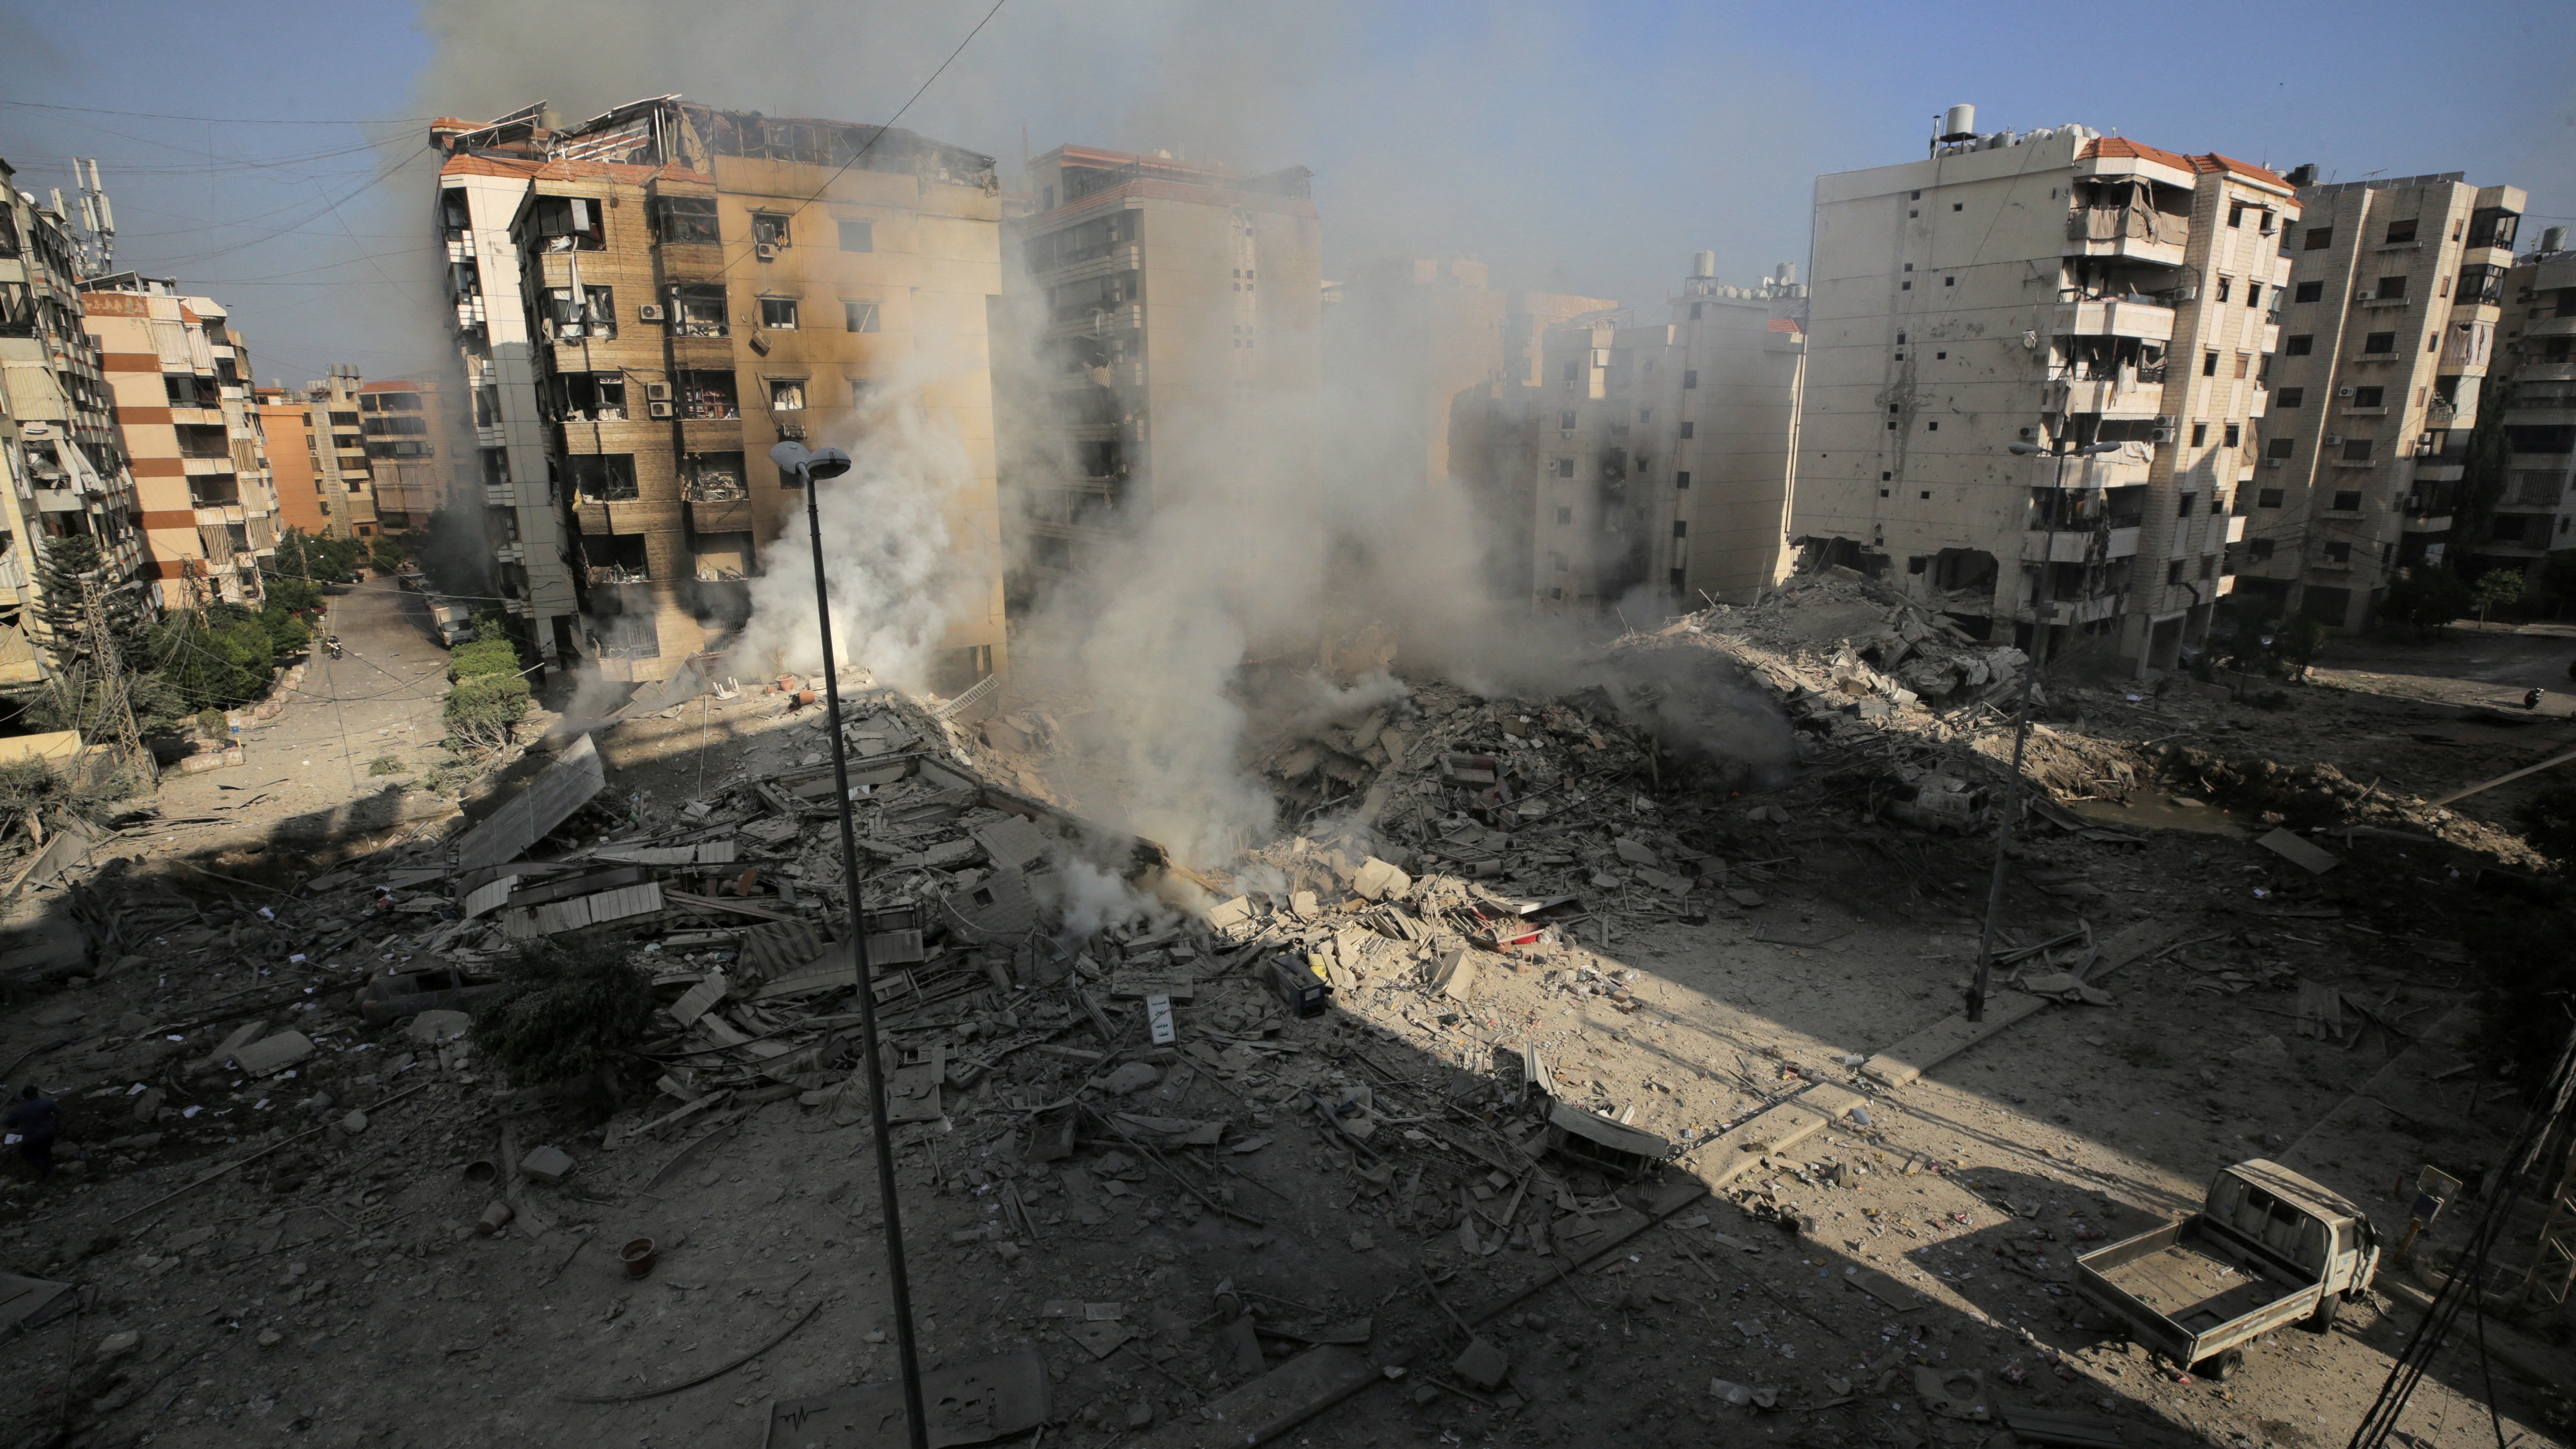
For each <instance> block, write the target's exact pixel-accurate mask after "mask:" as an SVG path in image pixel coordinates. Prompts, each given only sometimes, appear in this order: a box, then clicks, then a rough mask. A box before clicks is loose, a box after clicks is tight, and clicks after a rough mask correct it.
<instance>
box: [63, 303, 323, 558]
mask: <svg viewBox="0 0 2576 1449" xmlns="http://www.w3.org/2000/svg"><path fill="white" fill-rule="evenodd" d="M81 312H82V326H83V327H84V328H85V329H86V330H87V331H88V332H89V334H90V337H91V339H92V341H93V342H94V343H95V344H96V346H97V347H98V351H99V365H100V368H101V370H102V372H103V374H104V375H105V378H106V381H107V388H108V392H109V395H110V396H111V397H113V398H114V399H115V403H116V426H117V432H118V434H119V435H120V436H121V437H122V438H123V439H124V441H125V449H126V462H127V466H128V467H129V468H130V469H131V470H132V472H133V475H134V493H135V501H136V504H137V505H138V508H139V511H140V513H141V516H142V524H143V548H144V554H145V557H146V560H147V565H146V566H147V570H148V572H149V574H150V576H151V579H152V581H153V588H154V591H155V593H156V596H157V597H156V602H157V603H158V604H159V605H160V607H161V608H163V609H202V608H204V607H206V606H207V605H209V604H213V603H216V602H219V601H220V602H224V603H236V604H247V605H250V606H251V607H253V608H256V607H258V605H259V601H260V599H261V598H262V597H263V589H262V586H261V581H260V565H261V563H262V561H263V560H265V559H268V558H270V557H271V556H273V555H274V554H275V553H276V551H277V535H278V523H277V495H276V492H275V490H274V489H273V488H272V487H271V485H270V482H269V475H268V453H267V448H266V445H265V444H264V442H263V441H262V438H261V434H260V427H259V414H258V409H257V404H256V403H255V402H254V401H253V399H252V398H251V390H250V366H249V362H248V360H247V358H246V357H245V355H244V354H245V350H246V349H245V348H244V346H243V343H242V339H241V336H240V334H239V333H237V332H235V331H233V330H232V328H231V326H230V325H229V319H228V315H227V314H226V312H225V311H224V309H223V307H222V306H221V305H219V304H218V303H216V302H215V301H214V300H213V299H211V298H207V297H191V296H182V295H181V294H180V293H179V291H178V287H177V284H176V283H174V282H171V281H168V280H166V279H156V278H150V277H144V276H140V275H138V274H136V273H133V272H120V273H117V274H116V275H114V276H107V277H92V278H88V279H86V280H84V281H83V282H82V283H81Z"/></svg>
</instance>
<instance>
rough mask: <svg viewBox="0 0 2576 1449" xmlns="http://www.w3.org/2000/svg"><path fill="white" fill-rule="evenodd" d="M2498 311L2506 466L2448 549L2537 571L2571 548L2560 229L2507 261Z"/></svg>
mask: <svg viewBox="0 0 2576 1449" xmlns="http://www.w3.org/2000/svg"><path fill="white" fill-rule="evenodd" d="M2500 244H2508V245H2509V240H2508V241H2507V242H2505V243H2500ZM2502 312H2503V316H2502V319H2501V322H2502V333H2503V337H2502V341H2501V342H2500V344H2499V345H2498V348H2497V356H2496V374H2495V375H2496V377H2497V379H2498V384H2499V385H2498V386H2497V388H2496V392H2497V394H2498V399H2499V400H2498V403H2497V406H2499V407H2500V409H2501V412H2500V413H2499V415H2498V422H2499V423H2500V424H2501V425H2502V428H2503V431H2504V441H2505V445H2506V446H2507V448H2508V449H2510V462H2509V463H2508V466H2507V468H2506V472H2505V484H2504V488H2503V490H2502V492H2501V494H2500V495H2499V496H2498V497H2497V498H2496V499H2495V501H2494V505H2493V507H2492V508H2491V509H2489V510H2488V511H2487V514H2486V516H2485V518H2484V520H2483V521H2482V522H2481V523H2480V524H2479V526H2478V527H2477V528H2476V531H2475V533H2474V534H2473V535H2472V536H2470V537H2466V538H2461V539H2459V541H2458V544H2457V546H2458V547H2459V548H2461V549H2463V550H2465V551H2466V552H2467V553H2468V554H2469V556H2470V558H2471V560H2472V561H2473V563H2474V564H2476V565H2477V566H2480V567H2482V568H2517V569H2521V570H2523V571H2525V572H2526V573H2535V574H2536V573H2537V572H2538V571H2539V570H2540V569H2541V567H2542V566H2543V565H2544V563H2547V562H2550V561H2551V560H2550V555H2552V554H2564V553H2566V551H2567V550H2571V549H2576V251H2570V250H2569V249H2568V246H2567V228H2566V227H2564V226H2552V227H2545V228H2543V229H2542V230H2541V233H2540V237H2539V242H2538V245H2536V246H2534V247H2533V248H2532V249H2531V250H2530V251H2528V252H2525V253H2524V254H2523V255H2521V256H2520V257H2518V258H2516V259H2515V260H2514V263H2513V267H2512V270H2511V271H2509V272H2507V273H2506V274H2505V279H2504V288H2503V307H2502ZM2560 562H2563V560H2560ZM2549 582H2550V588H2551V590H2552V592H2553V593H2557V594H2560V595H2562V596H2563V595H2564V594H2565V592H2566V591H2567V590H2568V588H2569V582H2568V580H2567V579H2566V578H2565V577H2563V576H2562V577H2553V578H2552V579H2551V580H2550V581H2549Z"/></svg>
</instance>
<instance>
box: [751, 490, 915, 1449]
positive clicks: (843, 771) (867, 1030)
mask: <svg viewBox="0 0 2576 1449" xmlns="http://www.w3.org/2000/svg"><path fill="white" fill-rule="evenodd" d="M769 461H771V462H773V463H776V464H777V465H778V467H779V471H781V472H785V473H793V474H795V475H796V478H797V482H798V486H800V487H802V488H803V489H804V490H805V532H806V535H807V536H808V537H809V538H810V539H811V540H812V541H813V544H814V618H815V623H816V625H817V626H818V627H819V628H820V629H821V631H822V635H823V698H824V708H825V709H826V710H827V711H828V712H829V714H828V718H829V719H830V722H831V729H830V730H829V731H828V733H829V734H830V735H831V737H832V783H833V785H834V786H835V787H836V789H835V791H834V796H833V798H834V799H835V800H837V801H838V802H839V805H840V811H839V813H840V817H841V884H842V887H843V888H844V889H845V890H846V891H848V893H849V897H850V924H849V932H850V953H851V959H852V960H853V961H854V962H855V963H856V965H857V967H858V985H859V1030H860V1032H861V1033H862V1034H863V1035H864V1036H865V1038H866V1042H867V1049H866V1051H865V1052H864V1053H863V1055H864V1056H865V1057H866V1059H867V1064H868V1116H869V1119H870V1123H871V1125H872V1126H873V1127H874V1129H875V1131H876V1147H877V1203H878V1207H879V1210H880V1211H881V1212H883V1213H884V1215H885V1250H886V1284H887V1286H888V1287H889V1288H890V1289H891V1290H892V1291H893V1295H894V1341H895V1354H896V1358H897V1360H898V1362H899V1364H900V1367H901V1369H902V1372H903V1413H904V1423H905V1426H906V1428H907V1429H908V1430H909V1435H908V1437H909V1440H910V1443H911V1445H912V1449H929V1445H930V1423H929V1420H928V1419H927V1418H925V1417H924V1416H923V1414H922V1405H921V1357H920V1354H919V1353H918V1352H917V1351H916V1349H915V1348H914V1345H913V1340H912V1284H911V1280H910V1279H909V1278H908V1277H907V1276H906V1274H905V1272H904V1264H903V1215H902V1213H901V1212H900V1211H899V1210H898V1209H897V1208H896V1206H895V1191H894V1132H893V1129H892V1128H891V1127H889V1126H888V1125H887V1124H886V1107H885V1067H884V1064H883V1062H882V1061H881V1060H880V1059H879V1057H878V1041H877V994H876V989H875V986H874V984H873V983H872V982H871V981H870V980H869V979H868V978H869V975H870V972H869V969H868V928H867V913H866V912H865V911H864V910H863V909H861V901H860V894H859V889H860V888H859V841H858V827H857V825H856V823H855V822H853V821H852V820H851V818H850V754H849V745H848V743H847V742H846V741H845V740H843V739H842V737H841V684H840V670H839V668H838V666H837V665H836V663H835V659H836V656H835V654H834V653H833V649H832V592H831V588H830V586H829V584H828V583H827V582H826V581H825V579H824V575H823V507H822V504H821V502H820V501H819V500H817V499H816V497H815V493H816V486H815V485H817V484H819V483H821V482H823V481H824V480H825V479H827V478H838V477H840V476H841V475H842V474H844V473H847V472H849V471H850V455H849V454H847V453H844V452H842V451H841V450H840V449H838V448H825V449H823V450H822V451H820V452H808V451H806V448H805V445H804V444H802V443H799V442H795V441H793V440H790V441H786V442H782V443H780V444H779V445H778V446H777V447H774V448H772V449H770V450H769Z"/></svg>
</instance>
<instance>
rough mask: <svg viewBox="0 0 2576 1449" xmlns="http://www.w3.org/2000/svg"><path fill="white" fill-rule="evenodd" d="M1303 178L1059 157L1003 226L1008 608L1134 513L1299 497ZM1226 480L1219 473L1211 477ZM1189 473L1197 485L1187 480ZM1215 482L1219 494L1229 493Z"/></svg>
mask: <svg viewBox="0 0 2576 1449" xmlns="http://www.w3.org/2000/svg"><path fill="white" fill-rule="evenodd" d="M1310 177H1311V173H1310V172H1308V171H1307V169H1306V168H1305V167H1303V166H1290V167H1287V168H1285V169H1283V170H1279V171H1273V172H1269V173H1267V174H1264V175H1258V176H1247V175H1245V174H1243V173H1242V172H1239V171H1236V170H1234V169H1232V168H1229V167H1223V166H1215V165H1207V164H1202V163H1198V162H1192V161H1185V160H1180V159H1176V158H1174V157H1172V156H1170V155H1168V154H1162V153H1158V154H1155V155H1151V156H1142V155H1130V154H1128V153H1125V152H1119V151H1099V150H1094V149H1092V148H1090V147H1085V146H1060V147H1058V148H1056V149H1055V150H1053V151H1049V152H1048V153H1046V154H1045V155H1043V156H1040V157H1038V158H1037V159H1036V160H1034V161H1031V162H1030V163H1029V164H1028V174H1027V178H1026V185H1027V196H1026V205H1028V206H1029V207H1030V210H1029V211H1028V213H1027V214H1026V215H1024V216H1019V217H1016V218H1015V219H1014V220H1013V222H1012V224H1011V227H1010V233H1011V241H1012V244H1013V250H1014V252H1015V253H1016V255H1015V257H1014V261H1015V263H1016V265H1014V266H1012V267H1011V268H1010V269H1009V271H1008V274H1007V275H1008V278H1009V285H1010V286H1011V288H1012V291H1011V293H1010V294H1009V297H1008V301H1007V303H1006V305H1007V306H1009V307H1010V309H1011V315H1012V317H1013V321H1014V326H1013V329H1012V331H1013V335H1015V336H1020V337H1027V338H1033V339H1035V340H1034V343H1033V347H1034V354H1033V355H1032V356H1029V357H1025V358H1023V359H1021V360H1020V361H1019V362H1018V363H1017V364H1016V367H1017V371H1015V372H1014V373H1013V374H1012V375H1011V378H1010V382H1009V392H1010V394H1011V406H1010V407H1009V408H1008V409H1006V419H1005V429H1006V436H1005V440H1004V441H1005V447H1006V449H1007V451H1008V452H1009V454H1010V457H1011V459H1012V467H1011V474H1012V492H1013V500H1012V502H1013V507H1012V510H1011V514H1012V526H1013V527H1014V528H1016V529H1021V530H1025V532H1026V537H1025V538H1024V539H1021V540H1015V541H1014V542H1015V545H1017V546H1015V547H1014V548H1013V550H1012V552H1013V554H1014V555H1015V556H1016V557H1017V558H1018V559H1019V560H1021V561H1022V567H1023V568H1024V569H1025V570H1026V574H1025V575H1024V576H1023V577H1022V578H1021V579H1019V580H1017V581H1016V582H1015V584H1014V589H1013V594H1014V598H1015V600H1017V599H1022V598H1025V597H1026V596H1027V594H1028V593H1029V591H1030V590H1031V589H1033V588H1035V587H1036V586H1037V585H1038V584H1039V583H1041V582H1044V581H1047V580H1050V579H1062V578H1065V577H1068V576H1070V575H1071V574H1072V573H1073V572H1075V571H1076V569H1078V568H1079V567H1080V566H1081V561H1082V559H1083V557H1084V555H1085V554H1086V553H1087V552H1088V551H1090V550H1092V549H1094V548H1097V547H1098V546H1099V545H1101V544H1102V543H1104V542H1106V541H1108V540H1109V539H1111V538H1114V537H1116V536H1117V535H1118V534H1119V533H1120V532H1121V531H1122V530H1124V529H1126V528H1127V527H1130V526H1132V524H1133V523H1134V522H1135V520H1136V518H1137V517H1138V516H1140V515H1141V514H1142V513H1143V512H1144V511H1146V510H1150V509H1153V508H1155V507H1158V506H1168V505H1169V504H1170V503H1171V502H1172V501H1173V500H1175V499H1176V498H1178V497H1180V496H1183V495H1184V494H1185V493H1188V492H1190V491H1192V490H1197V489H1216V488H1226V487H1231V486H1235V483H1236V482H1239V481H1240V470H1242V469H1245V468H1251V467H1260V468H1266V469H1270V470H1273V471H1274V472H1276V473H1277V474H1279V475H1280V476H1278V477H1276V478H1274V479H1271V480H1269V482H1270V483H1272V484H1273V485H1274V486H1278V487H1280V488H1282V489H1284V490H1286V491H1288V492H1290V493H1294V492H1297V491H1301V487H1302V486H1303V485H1305V484H1308V483H1310V482H1311V480H1312V478H1313V476H1314V469H1315V446H1314V440H1313V435H1312V432H1311V430H1310V428H1309V427H1307V426H1306V419H1305V418H1304V417H1303V416H1302V415H1301V414H1300V412H1299V409H1300V407H1301V406H1311V401H1312V399H1313V398H1314V397H1315V395H1316V392H1317V389H1318V386H1319V385H1320V383H1321V380H1322V375H1323V362H1322V340H1321V336H1320V330H1319V326H1318V322H1319V316H1320V313H1321V310H1322V287H1323V273H1322V228H1321V224H1320V223H1319V222H1318V221H1317V219H1316V213H1315V204H1314V202H1313V201H1312V200H1311V199H1309V189H1310V188H1309V180H1310ZM1220 462H1222V463H1223V464H1224V466H1223V467H1222V468H1220V467H1219V466H1218V464H1219V463H1220ZM1194 475H1195V476H1194ZM1230 480H1231V481H1230Z"/></svg>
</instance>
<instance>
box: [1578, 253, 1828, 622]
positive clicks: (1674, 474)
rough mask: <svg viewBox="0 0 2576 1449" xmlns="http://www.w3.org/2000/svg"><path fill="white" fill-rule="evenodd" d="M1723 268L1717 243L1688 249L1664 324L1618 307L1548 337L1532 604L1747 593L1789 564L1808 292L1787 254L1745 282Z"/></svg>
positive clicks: (1586, 607) (1739, 598)
mask: <svg viewBox="0 0 2576 1449" xmlns="http://www.w3.org/2000/svg"><path fill="white" fill-rule="evenodd" d="M1716 272H1717V256H1716V254H1715V253H1714V252H1700V253H1697V254H1696V255H1695V256H1693V258H1692V263H1691V275H1690V276H1689V277H1687V278H1685V279H1684V280H1683V282H1682V288H1681V292H1680V293H1679V295H1677V296H1675V297H1673V298H1672V299H1671V300H1670V301H1669V302H1667V303H1666V304H1665V320H1663V321H1660V322H1652V323H1646V322H1641V321H1639V320H1638V319H1636V318H1635V317H1634V316H1633V315H1632V314H1630V313H1627V312H1624V311H1614V312H1609V313H1603V314H1599V315H1595V316H1589V317H1578V318H1575V319H1573V320H1571V321H1569V322H1566V323H1564V324H1563V325H1560V326H1558V327H1555V328H1552V329H1550V330H1549V331H1548V333H1547V334H1546V338H1545V342H1544V344H1543V355H1542V357H1541V359H1540V363H1541V368H1542V371H1543V374H1544V376H1545V377H1546V379H1547V381H1546V384H1545V386H1544V387H1543V389H1542V390H1541V392H1540V393H1539V395H1538V398H1537V404H1538V405H1537V409H1536V416H1535V417H1534V419H1533V422H1534V424H1535V426H1536V427H1537V429H1538V445H1537V447H1536V449H1535V450H1534V451H1535V453H1536V464H1537V484H1536V488H1535V495H1536V497H1535V507H1536V515H1535V521H1534V525H1533V530H1532V537H1533V541H1534V549H1535V559H1534V567H1533V570H1532V575H1531V594H1530V597H1531V601H1532V602H1533V604H1534V605H1535V606H1536V607H1538V608H1539V609H1541V610H1543V611H1555V612H1563V611H1572V610H1582V611H1587V612H1589V611H1597V610H1602V609H1611V608H1616V607H1617V606H1618V605H1619V603H1620V601H1621V600H1622V599H1623V598H1625V597H1627V596H1628V595H1630V594H1632V593H1637V592H1640V591H1643V592H1644V593H1647V594H1650V595H1652V596H1654V597H1656V598H1658V599H1662V600H1669V601H1671V606H1672V607H1673V608H1675V609H1676V610H1682V611H1687V610H1690V609H1693V608H1701V607H1705V606H1706V604H1707V603H1709V602H1711V601H1717V602H1727V603H1741V602H1748V601H1750V600H1751V599H1752V598H1753V597H1754V595H1755V594H1756V593H1758V592H1759V591H1760V590H1761V589H1763V588H1766V587H1768V586H1769V585H1771V584H1774V583H1777V582H1779V580H1780V579H1781V577H1782V576H1783V575H1784V573H1785V572H1786V569H1787V565H1788V550H1787V547H1786V545H1787V521H1788V512H1789V500H1790V496H1791V487H1790V484H1791V478H1792V471H1793V468H1794V466H1795V463H1796V454H1797V436H1798V413H1799V393H1800V388H1801V384H1802V381H1803V378H1804V374H1805V363H1806V334H1805V331H1804V330H1803V329H1804V319H1805V316H1806V289H1805V288H1804V287H1802V286H1800V285H1799V284H1798V283H1797V281H1796V280H1795V269H1794V268H1792V267H1790V266H1789V265H1787V264H1785V263H1784V264H1782V265H1781V267H1780V269H1779V270H1778V271H1777V272H1776V273H1774V274H1773V275H1772V276H1771V277H1768V278H1766V279H1764V280H1763V281H1762V282H1761V283H1760V284H1759V285H1756V286H1752V287H1735V286H1727V285H1724V284H1721V283H1720V282H1719V281H1718V280H1717V277H1716Z"/></svg>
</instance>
